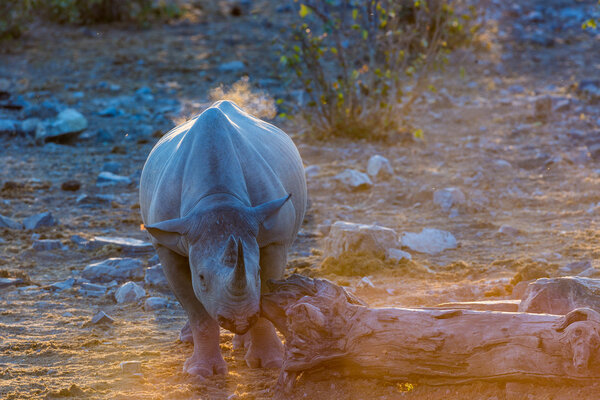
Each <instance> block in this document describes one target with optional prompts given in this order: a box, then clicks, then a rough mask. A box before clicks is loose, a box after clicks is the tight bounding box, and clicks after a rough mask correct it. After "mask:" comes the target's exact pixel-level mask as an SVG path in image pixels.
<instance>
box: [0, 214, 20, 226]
mask: <svg viewBox="0 0 600 400" xmlns="http://www.w3.org/2000/svg"><path fill="white" fill-rule="evenodd" d="M0 228H8V229H23V225H21V224H20V223H18V222H17V221H15V220H12V219H10V218H8V217H5V216H4V215H1V214H0Z"/></svg>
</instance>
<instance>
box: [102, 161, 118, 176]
mask: <svg viewBox="0 0 600 400" xmlns="http://www.w3.org/2000/svg"><path fill="white" fill-rule="evenodd" d="M122 168H123V165H122V164H121V163H120V162H116V161H108V162H105V163H104V164H102V169H101V171H102V172H110V173H111V174H115V175H118V174H119V172H121V169H122Z"/></svg>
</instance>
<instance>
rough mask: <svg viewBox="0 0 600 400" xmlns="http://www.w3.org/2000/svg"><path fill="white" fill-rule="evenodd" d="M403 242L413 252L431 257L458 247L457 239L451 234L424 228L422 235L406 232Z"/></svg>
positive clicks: (403, 235)
mask: <svg viewBox="0 0 600 400" xmlns="http://www.w3.org/2000/svg"><path fill="white" fill-rule="evenodd" d="M401 242H402V245H403V246H406V247H408V248H409V249H411V250H414V251H417V252H419V253H427V254H431V255H434V254H438V253H441V252H442V251H444V250H447V249H455V248H456V247H457V246H458V243H457V242H456V238H455V237H454V236H453V235H452V234H451V233H450V232H447V231H442V230H439V229H433V228H424V229H423V230H422V231H421V233H413V232H404V233H403V234H402V239H401Z"/></svg>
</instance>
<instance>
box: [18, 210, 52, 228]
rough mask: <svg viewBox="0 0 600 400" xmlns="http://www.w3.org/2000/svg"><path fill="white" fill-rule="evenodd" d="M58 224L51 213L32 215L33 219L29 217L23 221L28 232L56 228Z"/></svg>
mask: <svg viewBox="0 0 600 400" xmlns="http://www.w3.org/2000/svg"><path fill="white" fill-rule="evenodd" d="M56 224H57V221H56V220H55V219H54V217H53V216H52V213H50V212H49V211H46V212H43V213H41V214H36V215H32V216H31V217H27V218H25V219H24V220H23V225H24V226H25V229H28V230H34V229H38V228H42V227H46V226H54V225H56Z"/></svg>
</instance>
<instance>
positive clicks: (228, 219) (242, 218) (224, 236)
mask: <svg viewBox="0 0 600 400" xmlns="http://www.w3.org/2000/svg"><path fill="white" fill-rule="evenodd" d="M289 198H290V195H288V196H286V197H283V198H281V199H277V200H273V201H270V202H268V203H265V204H262V205H259V206H257V207H246V206H244V205H242V204H241V203H239V202H231V201H223V202H218V203H216V204H214V205H213V206H211V207H209V208H205V209H202V211H199V212H196V213H195V212H192V213H190V214H189V215H188V216H186V217H184V218H180V219H175V220H169V221H163V222H159V223H157V224H152V225H147V226H146V229H147V230H148V232H149V233H150V234H151V235H152V236H154V237H155V238H156V239H157V240H158V242H159V243H161V244H164V245H165V246H167V247H171V246H173V245H176V241H178V240H179V238H180V236H184V237H185V238H186V239H187V243H188V244H189V249H188V250H189V263H190V272H191V277H192V286H193V288H194V293H195V294H196V297H197V298H198V300H200V302H201V303H202V305H203V306H204V308H205V309H206V311H207V312H208V313H209V314H210V316H211V317H212V318H214V319H215V320H217V321H218V323H219V325H220V326H222V327H223V328H225V329H227V330H230V331H232V332H235V333H239V334H242V333H245V332H246V331H247V330H248V329H249V328H250V327H251V326H252V324H254V322H256V320H257V319H258V313H259V310H260V290H261V281H260V266H259V247H258V243H257V241H256V237H257V235H258V231H259V228H260V226H261V225H268V224H269V222H270V219H272V218H274V217H275V215H276V214H277V212H278V211H279V209H281V207H282V206H283V205H284V204H285V202H286V201H287V200H288V199H289ZM174 234H175V235H174Z"/></svg>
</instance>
